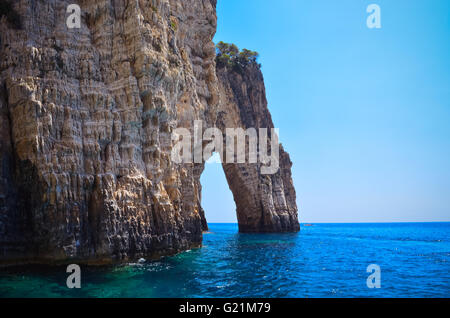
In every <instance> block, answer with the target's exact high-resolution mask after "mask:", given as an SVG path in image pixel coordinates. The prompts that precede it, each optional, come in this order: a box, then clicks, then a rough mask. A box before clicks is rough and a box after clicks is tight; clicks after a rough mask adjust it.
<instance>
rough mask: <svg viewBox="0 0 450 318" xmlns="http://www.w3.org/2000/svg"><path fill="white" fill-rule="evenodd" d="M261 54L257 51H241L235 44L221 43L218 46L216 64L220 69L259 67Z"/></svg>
mask: <svg viewBox="0 0 450 318" xmlns="http://www.w3.org/2000/svg"><path fill="white" fill-rule="evenodd" d="M258 57H259V54H258V52H255V51H250V50H247V49H242V51H240V50H239V48H238V47H237V46H236V45H235V44H230V43H224V42H222V41H220V42H219V43H217V44H216V62H217V65H218V66H219V67H222V66H230V67H240V68H243V67H246V66H247V65H257V66H258V67H261V64H258V62H257V60H258Z"/></svg>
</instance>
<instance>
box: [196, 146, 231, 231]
mask: <svg viewBox="0 0 450 318" xmlns="http://www.w3.org/2000/svg"><path fill="white" fill-rule="evenodd" d="M200 184H201V186H202V190H201V206H202V208H203V211H204V214H205V219H206V222H207V224H208V228H209V224H214V223H234V224H236V223H238V220H237V215H236V203H235V201H234V197H233V193H232V192H231V190H230V187H229V184H228V181H227V178H226V175H225V172H224V170H223V167H222V163H221V162H220V156H219V154H218V153H217V152H215V153H213V155H212V157H211V158H210V159H209V160H207V161H206V162H205V168H204V170H203V173H202V174H201V176H200Z"/></svg>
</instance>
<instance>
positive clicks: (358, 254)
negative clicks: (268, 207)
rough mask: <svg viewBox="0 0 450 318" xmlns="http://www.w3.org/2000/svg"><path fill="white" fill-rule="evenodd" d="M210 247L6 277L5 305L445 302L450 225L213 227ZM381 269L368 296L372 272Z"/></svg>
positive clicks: (26, 269)
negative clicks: (72, 278)
mask: <svg viewBox="0 0 450 318" xmlns="http://www.w3.org/2000/svg"><path fill="white" fill-rule="evenodd" d="M209 226H210V233H207V234H205V235H204V246H203V247H202V248H199V249H194V250H190V251H187V252H184V253H181V254H178V255H176V256H171V257H164V258H162V259H160V260H158V261H152V262H145V263H143V264H137V263H130V264H124V265H117V266H102V267H96V266H81V288H80V289H68V288H67V286H66V279H67V276H68V275H69V274H67V273H66V267H63V266H57V267H51V266H22V267H10V268H2V269H0V296H1V297H449V296H450V223H390V224H386V223H383V224H313V225H312V226H304V225H303V226H302V229H301V232H300V233H296V234H239V233H238V228H237V225H236V224H210V225H209ZM370 264H377V265H378V266H380V269H381V278H380V281H381V288H378V289H377V288H373V289H370V288H368V287H367V284H366V280H367V277H368V276H369V275H370V273H367V272H366V269H367V266H368V265H370Z"/></svg>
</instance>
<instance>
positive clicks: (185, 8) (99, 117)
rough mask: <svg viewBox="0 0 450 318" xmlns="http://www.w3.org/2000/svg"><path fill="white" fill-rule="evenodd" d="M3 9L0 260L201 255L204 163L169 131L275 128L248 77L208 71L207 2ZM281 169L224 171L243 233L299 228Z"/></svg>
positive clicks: (252, 72)
mask: <svg viewBox="0 0 450 318" xmlns="http://www.w3.org/2000/svg"><path fill="white" fill-rule="evenodd" d="M73 2H74V1H72V0H70V1H64V0H58V1H34V0H18V1H14V4H13V8H14V10H16V11H17V14H18V16H20V19H21V23H20V25H21V27H20V28H17V27H14V26H12V25H11V23H10V22H9V21H8V20H7V19H6V18H5V17H2V18H1V19H0V147H1V149H0V150H1V152H0V165H1V167H0V168H1V169H0V261H1V262H3V263H5V262H17V261H19V260H23V261H26V262H30V261H37V262H43V261H66V260H69V259H70V260H73V259H78V260H79V261H84V262H110V261H120V260H127V259H130V258H137V257H143V256H144V257H151V256H158V255H162V254H171V253H176V252H178V251H181V250H185V249H188V248H191V247H192V246H200V245H201V241H202V231H203V230H205V229H206V228H207V225H206V220H205V216H204V212H203V209H202V208H201V205H200V201H201V199H200V198H201V185H200V175H201V173H202V171H203V169H204V163H183V164H176V163H174V162H173V160H171V152H172V149H173V143H174V141H173V139H172V132H173V131H174V130H175V129H176V128H178V127H186V128H188V129H192V127H193V124H194V121H196V120H202V121H203V122H204V123H205V127H208V126H214V125H217V126H218V127H220V128H224V127H234V126H229V125H236V127H244V128H245V127H273V124H272V120H271V118H270V114H269V112H268V110H267V103H266V100H265V93H264V83H263V79H262V75H261V73H260V71H259V69H257V68H255V66H251V67H249V68H248V69H245V70H243V71H242V70H241V72H236V71H233V70H228V69H227V68H222V69H220V68H219V69H217V71H216V63H215V49H214V44H213V42H212V38H213V35H214V33H215V29H216V13H215V1H213V0H185V1H178V0H98V1H92V0H80V1H78V4H79V5H80V7H81V9H82V23H81V28H80V29H68V28H67V26H66V19H67V16H68V14H67V13H66V8H67V6H68V5H69V4H71V3H73ZM290 167H291V162H290V160H289V156H288V155H287V153H285V152H284V151H283V150H281V152H280V170H279V171H278V172H277V173H275V174H273V175H262V174H261V173H260V171H259V170H260V165H259V164H248V163H243V164H225V165H224V169H225V173H226V176H227V179H228V182H229V185H230V188H231V190H232V192H233V195H234V198H235V201H236V205H237V214H238V220H239V226H240V230H241V231H243V232H264V231H297V230H298V229H299V226H298V221H297V208H296V204H295V191H294V188H293V185H292V179H291V174H290Z"/></svg>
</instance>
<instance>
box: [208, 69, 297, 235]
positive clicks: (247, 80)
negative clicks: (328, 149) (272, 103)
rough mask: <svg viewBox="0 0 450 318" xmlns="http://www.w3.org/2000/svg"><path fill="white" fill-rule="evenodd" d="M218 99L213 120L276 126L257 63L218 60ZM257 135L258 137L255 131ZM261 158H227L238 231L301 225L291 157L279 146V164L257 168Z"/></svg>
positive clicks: (224, 125)
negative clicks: (270, 169)
mask: <svg viewBox="0 0 450 318" xmlns="http://www.w3.org/2000/svg"><path fill="white" fill-rule="evenodd" d="M217 77H218V79H219V88H220V97H221V99H220V104H219V107H218V109H219V111H218V116H217V118H216V125H217V127H220V128H221V130H222V131H225V129H226V128H227V127H242V128H243V129H248V128H255V129H256V130H257V131H258V130H259V128H267V129H268V134H269V137H273V136H270V130H269V129H270V128H274V125H273V122H272V117H271V115H270V113H269V110H268V108H267V100H266V93H265V87H264V79H263V75H262V73H261V71H260V68H259V66H258V65H257V64H255V63H250V64H249V65H247V66H245V67H239V66H237V65H236V66H234V67H230V66H222V65H220V66H219V65H218V68H217ZM259 137H261V136H259ZM261 166H262V163H261V162H258V163H256V164H249V163H247V162H246V163H226V164H224V165H223V168H224V171H225V175H226V178H227V181H228V184H229V186H230V189H231V191H232V193H233V197H234V200H235V203H236V210H237V211H236V213H237V218H238V223H239V230H240V231H241V232H294V231H298V230H300V225H299V223H298V217H297V204H296V202H295V201H296V195H295V189H294V186H293V182H292V177H291V167H292V162H291V160H290V158H289V155H288V153H286V152H285V151H284V149H283V147H282V146H280V150H279V169H278V171H277V172H276V173H273V174H262V173H261Z"/></svg>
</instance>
